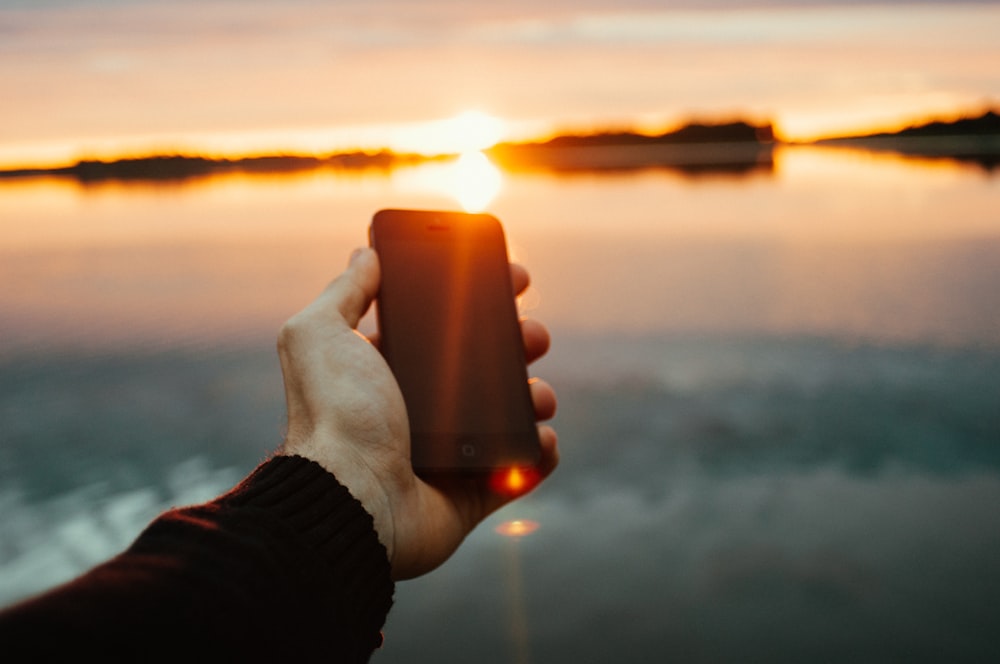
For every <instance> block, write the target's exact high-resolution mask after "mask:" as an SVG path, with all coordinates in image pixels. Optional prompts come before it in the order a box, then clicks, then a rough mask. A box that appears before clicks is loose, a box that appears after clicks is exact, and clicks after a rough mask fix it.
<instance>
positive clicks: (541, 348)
mask: <svg viewBox="0 0 1000 664" xmlns="http://www.w3.org/2000/svg"><path fill="white" fill-rule="evenodd" d="M521 337H522V339H523V340H524V357H525V359H526V360H527V361H528V364H531V363H532V362H534V361H535V360H537V359H538V358H540V357H541V356H542V355H545V353H547V352H548V351H549V346H550V345H551V343H552V338H551V337H550V336H549V330H548V328H547V327H545V326H544V325H542V324H541V323H539V322H538V321H536V320H533V319H530V318H523V319H521Z"/></svg>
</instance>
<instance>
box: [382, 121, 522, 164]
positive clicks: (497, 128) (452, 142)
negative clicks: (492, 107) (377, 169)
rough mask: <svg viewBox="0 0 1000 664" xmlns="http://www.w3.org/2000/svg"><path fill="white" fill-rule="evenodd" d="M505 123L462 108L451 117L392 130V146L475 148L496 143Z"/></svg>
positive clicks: (432, 151) (438, 151)
mask: <svg viewBox="0 0 1000 664" xmlns="http://www.w3.org/2000/svg"><path fill="white" fill-rule="evenodd" d="M505 127H506V125H505V123H504V121H503V120H501V119H500V118H497V117H494V116H492V115H489V114H488V113H483V112H481V111H465V112H463V113H460V114H458V115H456V116H454V117H451V118H445V119H443V120H435V121H433V122H421V123H418V124H412V125H409V126H406V127H401V128H399V129H398V130H396V132H395V136H394V139H393V140H392V144H393V147H394V148H396V149H398V150H401V151H404V152H406V151H413V152H419V153H421V154H427V155H442V154H461V153H465V152H477V151H479V150H485V149H486V148H488V147H492V146H493V145H496V144H497V143H498V142H499V141H500V139H501V138H502V137H503V134H504V131H505Z"/></svg>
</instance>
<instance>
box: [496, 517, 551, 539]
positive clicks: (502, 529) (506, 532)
mask: <svg viewBox="0 0 1000 664" xmlns="http://www.w3.org/2000/svg"><path fill="white" fill-rule="evenodd" d="M540 527H541V526H540V524H539V523H538V522H537V521H532V520H531V519H514V520H512V521H504V522H503V523H501V524H500V525H499V526H497V527H496V531H497V532H498V533H500V534H501V535H503V536H504V537H524V536H525V535H530V534H531V533H533V532H535V531H536V530H538V529H539V528H540Z"/></svg>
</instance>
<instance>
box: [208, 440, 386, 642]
mask: <svg viewBox="0 0 1000 664" xmlns="http://www.w3.org/2000/svg"><path fill="white" fill-rule="evenodd" d="M220 503H222V504H224V505H225V506H227V507H230V508H237V509H252V510H263V511H266V512H267V513H269V514H270V515H272V516H274V517H276V518H277V519H279V520H281V521H282V522H284V523H286V524H287V525H288V526H289V527H290V528H291V529H292V530H294V531H295V532H296V533H297V534H298V535H299V536H300V537H301V539H302V541H303V542H305V543H306V544H308V545H309V546H311V547H313V548H314V549H315V550H317V551H318V553H319V555H320V557H321V558H322V559H324V560H326V561H327V563H328V564H329V566H330V572H331V581H332V582H333V583H334V585H335V586H336V587H339V588H341V589H342V591H343V593H344V598H343V599H344V601H345V604H346V605H347V606H351V607H352V610H351V612H352V613H353V614H354V615H355V616H356V617H359V618H361V619H362V620H363V622H365V623H366V624H368V625H376V623H377V625H376V626H375V632H376V633H377V632H378V630H379V629H380V628H381V626H382V625H383V624H384V622H385V618H386V615H387V613H388V611H389V608H390V606H391V605H392V594H393V590H394V584H393V582H392V578H391V573H390V567H389V560H388V557H387V553H386V550H385V547H384V546H383V545H382V543H381V542H379V540H378V535H377V533H376V532H375V527H374V521H373V519H372V517H371V515H370V514H368V512H366V511H365V509H364V507H363V506H362V505H361V503H360V502H359V501H357V500H356V499H355V498H354V497H353V496H352V495H351V493H350V492H349V491H348V490H347V488H346V487H344V486H343V485H342V484H341V483H340V482H338V481H337V479H336V478H335V477H334V476H333V475H332V474H331V473H329V472H328V471H326V470H325V469H324V468H323V467H322V466H320V465H319V464H318V463H316V462H314V461H311V460H309V459H305V458H303V457H298V456H275V457H273V458H271V459H269V460H268V461H265V462H264V463H262V464H261V465H260V466H258V467H257V468H256V469H255V470H254V471H253V472H252V473H251V474H250V475H249V476H247V478H246V479H245V480H243V482H241V483H240V484H239V486H237V487H236V488H235V489H233V491H231V492H230V493H229V494H227V495H226V496H224V497H223V498H222V499H221V500H220ZM380 644H381V636H380V635H379V636H378V637H377V643H374V644H373V647H377V646H378V645H380Z"/></svg>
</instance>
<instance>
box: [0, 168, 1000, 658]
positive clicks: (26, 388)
mask: <svg viewBox="0 0 1000 664" xmlns="http://www.w3.org/2000/svg"><path fill="white" fill-rule="evenodd" d="M434 168H437V167H436V166H435V167H432V168H429V169H420V168H414V169H412V170H406V169H404V170H401V171H398V172H393V173H369V174H355V175H337V176H333V175H330V174H328V173H316V174H304V175H297V176H294V177H293V176H286V177H267V178H265V177H236V176H233V177H224V178H215V179H209V180H205V181H193V182H188V183H185V184H183V185H179V184H171V185H153V184H149V183H146V184H143V185H124V184H113V183H111V184H108V183H105V184H102V185H100V186H94V187H88V186H81V185H78V184H72V183H66V182H59V181H32V182H27V181H26V182H19V183H6V184H3V185H2V186H0V231H2V233H0V238H2V239H0V257H2V260H0V284H3V287H2V288H0V602H2V603H9V602H12V601H15V600H16V599H18V598H20V597H23V596H25V595H28V594H30V593H33V592H37V591H38V590H41V589H43V588H46V587H49V586H50V585H52V584H54V583H58V582H59V581H61V580H64V579H67V578H70V577H71V576H73V575H74V574H77V573H79V572H81V571H83V570H85V569H87V568H88V567H89V566H91V565H93V564H95V563H97V562H99V561H101V560H104V559H106V558H107V557H109V556H111V555H113V554H114V553H116V552H117V551H119V550H121V548H123V547H124V546H127V544H128V542H129V541H131V539H132V538H134V537H135V535H136V534H137V533H138V532H139V531H140V530H141V529H142V527H143V526H144V525H145V524H146V523H148V521H149V519H151V518H153V517H154V516H155V515H156V514H157V513H158V512H159V511H161V510H163V509H165V508H167V507H170V506H172V505H180V504H187V503H191V502H197V501H200V500H204V499H206V498H208V497H211V496H213V495H216V494H217V493H219V492H221V491H224V490H225V489H227V488H228V487H230V486H232V485H233V484H234V483H235V482H237V481H238V480H239V479H240V478H241V477H243V475H245V474H246V473H247V472H248V471H249V470H250V469H252V468H253V467H254V466H255V465H256V464H257V463H258V462H259V461H260V460H261V459H263V458H265V457H266V455H267V454H268V453H269V452H270V451H271V450H273V449H274V448H275V447H276V446H277V444H278V443H279V442H280V440H281V436H282V430H283V427H284V417H285V414H284V404H283V390H282V386H281V375H280V369H279V366H278V362H277V358H276V354H275V351H274V338H275V334H276V331H277V329H278V327H279V326H280V324H281V322H282V321H284V320H285V319H286V318H287V317H289V316H290V315H292V314H293V313H294V312H295V311H297V310H298V309H299V308H301V307H302V306H304V305H305V304H306V303H307V302H309V301H310V299H311V298H312V297H314V296H315V294H316V293H318V292H319V290H320V289H322V287H323V286H324V285H325V283H326V282H327V280H329V279H330V278H331V277H332V276H334V275H335V274H336V272H337V271H338V270H339V269H340V266H341V265H343V263H344V261H346V257H347V255H348V253H349V251H350V249H351V248H352V247H353V246H356V245H357V244H363V243H364V237H365V227H366V224H367V220H368V218H369V217H370V214H371V213H372V212H373V211H374V210H375V209H378V208H379V207H388V206H414V207H443V206H448V207H451V206H453V205H454V203H453V202H449V201H450V200H452V199H449V198H448V195H447V193H446V189H441V188H438V185H437V184H435V183H438V182H439V180H437V179H436V178H438V176H439V175H440V173H439V172H438V171H435V170H434ZM442 192H445V193H442ZM491 209H492V210H493V211H494V212H495V213H497V215H498V216H499V217H500V218H501V219H503V220H504V221H505V222H506V224H507V228H508V233H509V236H510V240H511V247H512V250H513V253H514V254H515V256H516V257H517V258H518V259H519V260H522V261H523V262H524V263H525V264H527V265H528V267H529V268H530V269H531V271H532V275H533V278H534V281H533V284H534V285H533V288H532V290H531V291H530V292H529V293H528V295H527V296H526V297H525V298H524V301H523V302H522V308H523V309H524V311H525V312H526V313H527V314H528V315H532V316H537V317H538V318H540V319H542V320H544V321H546V322H547V323H548V324H549V325H550V327H551V330H552V332H553V338H554V344H553V348H552V351H551V353H550V354H549V355H548V356H547V357H546V358H544V359H543V360H541V361H540V362H539V363H538V364H537V365H536V366H535V367H533V373H534V374H537V375H541V376H544V377H545V378H546V379H547V380H549V381H550V382H551V383H552V384H553V385H554V386H555V387H556V389H557V392H558V394H559V399H560V408H559V413H558V415H557V417H556V419H555V421H554V424H555V426H556V428H557V430H558V431H559V433H560V445H561V448H562V455H563V460H562V464H561V466H560V468H559V469H558V471H557V472H556V474H555V475H554V476H553V477H552V478H551V479H550V480H549V481H548V482H547V483H546V484H545V485H543V486H542V487H540V488H539V489H538V490H537V491H536V492H535V493H533V494H532V495H531V496H529V497H527V498H526V499H524V500H522V501H519V502H518V503H517V504H515V505H511V506H509V507H508V508H505V509H504V510H502V511H501V512H500V513H498V514H496V515H494V516H493V517H491V518H490V519H489V520H488V521H487V522H486V523H484V524H482V526H481V527H480V528H478V529H477V530H476V531H475V532H474V533H473V534H472V535H471V536H470V537H469V538H468V540H467V542H466V543H465V545H464V546H463V547H462V549H460V550H459V552H458V553H457V554H456V555H455V557H454V558H453V559H452V560H451V561H449V563H448V564H447V565H445V566H443V567H442V568H440V569H439V570H437V571H435V572H433V573H431V574H429V575H427V576H426V577H423V578H421V579H418V580H414V581H408V582H403V583H400V584H399V585H398V586H397V590H396V603H395V607H394V608H393V611H392V613H391V614H390V618H389V622H388V624H387V625H386V628H385V634H386V643H385V646H384V647H383V649H382V650H381V651H379V652H378V653H377V654H376V655H375V658H374V661H376V662H383V663H389V662H396V661H400V662H402V661H406V662H414V661H427V662H466V661H481V662H574V663H575V662H608V661H630V662H660V661H664V660H670V659H673V660H679V661H687V662H718V661H767V662H799V661H803V660H815V659H820V660H828V661H886V660H891V661H935V662H936V661H967V662H972V661H977V662H978V661H988V660H993V659H995V658H996V656H997V655H998V654H1000V644H998V641H997V639H996V637H995V627H994V626H995V624H996V623H997V622H998V619H1000V612H998V609H997V604H996V597H997V596H1000V561H998V558H997V556H996V552H997V551H998V550H1000V306H998V302H1000V300H997V298H996V297H995V288H996V284H997V283H1000V281H998V279H1000V242H998V240H1000V217H998V216H997V215H998V212H997V210H1000V187H998V179H997V177H996V175H995V174H990V173H987V172H983V171H982V170H981V169H977V168H973V167H968V166H966V165H962V164H960V163H955V162H952V161H947V160H944V161H931V162H927V161H920V160H912V159H903V158H899V157H886V156H877V155H872V154H868V153H861V152H851V151H837V150H834V151H816V150H810V149H803V150H792V151H784V150H783V151H780V152H779V153H778V154H776V155H775V163H774V166H773V169H772V170H765V171H763V172H761V171H760V170H755V171H753V172H751V173H745V174H733V173H720V174H713V173H708V174H698V175H691V174H684V173H677V172H672V171H669V170H663V169H640V170H637V171H635V172H625V173H622V172H615V173H575V174H572V175H559V174H552V173H522V174H506V175H505V176H504V180H503V188H502V189H501V192H500V193H499V194H498V196H497V198H496V199H495V201H494V202H493V204H492V206H491ZM365 325H368V326H370V325H371V321H370V320H368V321H366V322H365ZM515 519H521V520H531V521H535V522H537V524H538V529H537V530H536V531H534V532H532V533H530V534H527V535H524V536H522V537H509V536H503V535H501V534H499V533H498V532H497V531H496V530H495V529H496V527H497V526H499V525H500V524H502V523H504V522H506V521H510V520H515Z"/></svg>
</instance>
